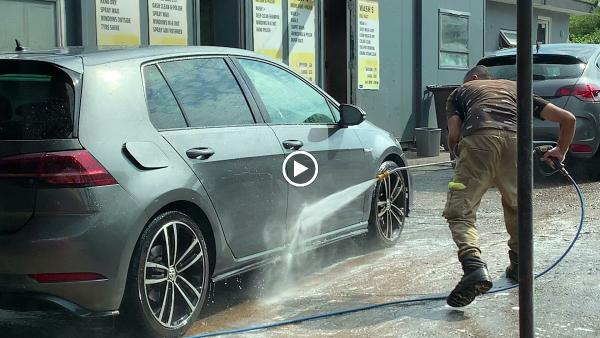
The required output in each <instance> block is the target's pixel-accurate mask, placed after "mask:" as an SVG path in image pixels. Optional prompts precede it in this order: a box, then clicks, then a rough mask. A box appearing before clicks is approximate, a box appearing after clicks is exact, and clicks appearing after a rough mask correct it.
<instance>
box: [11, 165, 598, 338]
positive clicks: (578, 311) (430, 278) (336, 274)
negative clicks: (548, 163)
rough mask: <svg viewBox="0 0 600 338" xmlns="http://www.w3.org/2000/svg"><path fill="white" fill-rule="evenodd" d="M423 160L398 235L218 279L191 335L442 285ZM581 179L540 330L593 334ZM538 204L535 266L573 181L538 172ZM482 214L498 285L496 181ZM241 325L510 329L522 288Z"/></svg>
mask: <svg viewBox="0 0 600 338" xmlns="http://www.w3.org/2000/svg"><path fill="white" fill-rule="evenodd" d="M446 157H447V156H446ZM444 159H445V157H444V156H442V157H439V158H430V159H418V160H414V161H412V162H411V164H412V163H421V162H423V161H430V162H435V161H438V160H444ZM431 169H432V168H426V169H424V170H421V171H414V172H413V179H414V184H415V186H414V189H415V190H414V194H415V196H414V197H415V200H414V208H413V211H412V214H411V217H410V218H409V219H408V220H407V222H406V225H405V230H404V232H403V234H402V238H401V240H400V242H399V243H398V245H396V246H395V247H393V248H390V249H385V250H371V249H368V248H366V247H365V245H364V243H363V242H361V241H356V240H347V241H344V242H340V243H337V244H334V245H332V246H329V247H326V248H322V249H320V250H317V251H316V252H313V253H308V254H304V255H302V256H300V257H298V258H297V259H296V260H295V261H294V262H293V263H292V264H291V265H290V266H288V265H286V264H283V263H282V264H279V265H276V266H272V267H268V268H265V269H262V270H260V271H255V272H252V273H249V274H246V275H243V276H241V277H238V278H233V279H230V280H227V281H225V282H220V283H217V284H216V285H215V287H214V290H213V291H212V292H211V296H210V299H209V301H208V304H207V309H206V311H205V312H204V314H203V317H202V318H201V319H200V320H198V321H197V322H196V323H195V324H194V325H193V327H192V328H191V329H190V331H189V332H188V335H197V334H201V333H203V332H210V331H215V330H224V329H232V328H240V327H245V326H249V325H254V324H257V323H265V322H273V321H279V320H284V319H290V318H295V317H299V316H307V315H312V314H317V313H321V312H325V311H332V310H338V309H347V308H353V307H357V306H362V305H367V304H373V303H381V302H389V301H394V300H399V299H409V298H414V297H418V296H420V295H424V294H429V293H435V294H439V293H443V294H446V293H447V292H449V291H450V290H451V289H452V288H453V287H454V285H455V283H456V282H457V281H458V279H459V278H460V274H461V271H460V267H459V264H458V263H457V261H456V256H455V246H454V243H453V242H452V240H451V237H450V232H449V230H448V228H447V225H446V223H445V221H444V219H443V218H442V217H441V212H442V208H443V206H444V201H445V195H446V189H447V182H448V181H449V180H450V179H451V176H452V171H450V170H444V171H431ZM581 187H582V189H583V191H584V194H585V197H586V199H587V203H586V207H587V212H588V214H587V217H586V224H585V229H584V232H583V233H582V235H581V239H580V241H579V242H578V243H577V244H576V245H575V248H574V249H573V251H572V253H571V254H570V255H569V256H568V257H567V258H566V259H565V260H564V261H563V263H561V264H560V265H559V266H558V267H557V268H556V269H555V270H553V271H551V272H550V273H549V274H547V275H546V276H544V277H542V278H541V279H539V280H537V281H536V284H535V305H536V313H535V327H536V336H538V337H598V336H600V321H599V319H598V318H599V317H598V313H599V312H600V311H599V310H600V302H598V298H599V296H600V264H598V258H599V257H600V250H599V248H600V231H599V230H598V219H599V218H600V189H599V188H600V183H598V182H584V183H582V184H581ZM534 210H535V216H534V218H535V259H536V261H535V270H536V271H541V270H543V269H544V268H545V267H546V266H548V265H549V264H551V263H552V262H553V261H554V260H555V259H556V258H557V257H558V256H560V255H561V254H562V252H563V251H564V249H565V248H566V247H567V246H568V244H569V242H570V240H571V238H572V236H573V234H574V232H575V230H576V226H577V223H578V220H579V207H578V203H577V200H576V195H575V192H574V189H573V188H571V187H570V186H569V185H568V184H567V183H566V181H564V180H562V179H560V178H558V179H556V180H552V181H544V182H538V183H537V184H536V190H535V196H534ZM478 226H479V230H480V235H481V247H482V250H483V257H484V259H485V260H486V261H487V263H488V267H489V270H490V273H491V274H492V276H493V277H494V278H497V281H496V285H505V284H506V280H503V279H502V278H501V277H502V275H503V273H504V268H505V267H506V265H507V263H508V257H507V247H506V240H507V238H508V236H507V234H506V232H505V230H504V224H503V221H502V209H501V206H500V198H499V194H498V193H497V192H496V191H495V190H490V191H489V192H488V193H487V194H486V195H485V197H484V200H483V201H482V203H481V206H480V211H479V220H478ZM57 321H58V324H57ZM103 325H106V323H104V324H103ZM55 327H56V328H57V330H54V329H53V328H55ZM84 328H85V329H84ZM0 332H3V333H4V334H7V333H8V335H7V337H12V336H16V337H19V336H23V337H25V336H32V334H34V333H36V334H35V335H36V336H40V333H45V334H46V335H47V336H60V337H80V336H87V337H91V336H99V337H102V336H112V337H114V336H115V332H114V330H111V329H110V328H107V327H103V326H102V325H100V326H99V327H96V326H92V328H89V325H88V324H87V323H85V324H83V325H82V323H81V322H80V321H74V320H65V319H62V318H59V317H53V315H48V314H47V313H39V312H28V313H13V312H9V311H0ZM4 334H0V336H4ZM55 334H56V335H55ZM247 336H249V337H287V336H294V337H386V336H389V337H517V336H518V292H517V291H516V290H511V291H507V292H501V293H496V294H492V295H486V296H482V297H480V298H478V299H477V300H476V301H475V302H474V303H473V304H471V305H470V306H468V307H466V308H464V309H460V310H457V309H453V308H450V307H448V306H446V305H445V301H442V300H440V301H429V302H421V303H413V304H407V305H395V306H388V307H384V308H379V309H374V310H370V311H365V312H360V313H355V314H350V315H345V316H339V317H335V318H329V319H326V320H319V321H312V322H304V323H301V324H297V325H290V326H285V327H280V328H275V329H272V330H268V331H258V332H255V333H252V334H247Z"/></svg>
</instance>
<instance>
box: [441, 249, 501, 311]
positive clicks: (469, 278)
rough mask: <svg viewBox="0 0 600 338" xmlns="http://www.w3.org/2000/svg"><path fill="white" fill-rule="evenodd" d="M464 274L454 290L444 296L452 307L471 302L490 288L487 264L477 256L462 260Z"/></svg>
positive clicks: (490, 281) (490, 280)
mask: <svg viewBox="0 0 600 338" xmlns="http://www.w3.org/2000/svg"><path fill="white" fill-rule="evenodd" d="M461 263H462V266H463V271H464V275H463V277H462V278H461V280H460V282H458V284H457V285H456V287H455V288H454V290H452V292H451V293H450V295H449V296H448V298H446V303H448V305H450V306H452V307H463V306H467V305H469V304H471V302H473V300H474V299H475V297H477V296H479V295H481V294H484V293H486V292H488V291H489V290H490V289H491V288H492V278H491V277H490V274H489V273H488V270H487V265H485V263H484V262H483V261H482V260H481V258H479V257H475V256H470V257H467V258H464V259H463V260H462V261H461Z"/></svg>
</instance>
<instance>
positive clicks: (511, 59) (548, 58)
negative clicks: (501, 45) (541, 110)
mask: <svg viewBox="0 0 600 338" xmlns="http://www.w3.org/2000/svg"><path fill="white" fill-rule="evenodd" d="M480 64H482V65H484V66H487V67H488V68H489V70H490V72H491V73H492V75H493V76H494V78H496V79H507V80H516V79H517V66H516V61H515V56H514V55H511V56H502V57H494V58H489V59H484V60H482V61H481V62H480ZM585 67H586V64H585V63H583V62H582V61H580V60H579V59H577V58H574V57H571V56H555V55H535V56H534V59H533V79H534V80H535V81H541V80H557V79H575V78H578V77H580V76H581V74H583V71H584V70H585Z"/></svg>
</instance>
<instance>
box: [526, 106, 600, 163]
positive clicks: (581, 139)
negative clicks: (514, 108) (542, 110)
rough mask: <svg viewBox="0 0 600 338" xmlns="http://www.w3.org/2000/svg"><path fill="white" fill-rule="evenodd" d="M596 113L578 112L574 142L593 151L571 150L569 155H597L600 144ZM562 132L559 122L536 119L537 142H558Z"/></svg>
mask: <svg viewBox="0 0 600 338" xmlns="http://www.w3.org/2000/svg"><path fill="white" fill-rule="evenodd" d="M594 116H595V115H594V114H586V113H584V114H578V115H577V125H576V129H575V137H574V138H573V142H572V144H574V145H575V144H577V145H583V146H588V147H589V148H590V149H591V152H585V153H576V152H572V151H569V156H570V157H572V158H578V159H589V158H592V157H594V156H595V155H596V153H597V152H598V147H599V145H600V135H599V132H600V130H599V126H598V123H597V121H596V118H595V117H594ZM559 134H560V128H559V125H558V123H554V122H550V121H541V120H535V121H534V126H533V139H534V140H535V141H536V142H545V141H546V142H556V141H558V136H559Z"/></svg>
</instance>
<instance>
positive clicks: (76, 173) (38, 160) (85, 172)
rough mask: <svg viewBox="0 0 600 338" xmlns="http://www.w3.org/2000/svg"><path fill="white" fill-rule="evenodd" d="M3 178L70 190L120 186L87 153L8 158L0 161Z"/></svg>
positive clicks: (0, 176)
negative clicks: (34, 181) (29, 181)
mask: <svg viewBox="0 0 600 338" xmlns="http://www.w3.org/2000/svg"><path fill="white" fill-rule="evenodd" d="M0 178H17V179H19V178H20V179H33V180H36V181H38V182H41V183H45V184H48V185H53V186H67V187H91V186H105V185H113V184H117V181H116V180H115V179H114V178H113V177H112V176H111V175H110V174H109V173H108V172H107V171H106V169H104V167H102V165H101V164H100V163H99V162H98V161H97V160H96V159H95V158H94V157H93V156H92V155H91V154H90V153H89V152H88V151H86V150H75V151H61V152H52V153H38V154H27V155H19V156H12V157H6V158H3V159H0Z"/></svg>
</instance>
